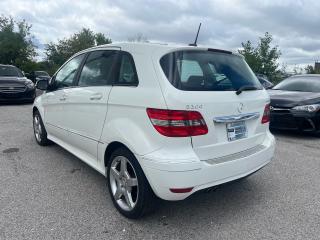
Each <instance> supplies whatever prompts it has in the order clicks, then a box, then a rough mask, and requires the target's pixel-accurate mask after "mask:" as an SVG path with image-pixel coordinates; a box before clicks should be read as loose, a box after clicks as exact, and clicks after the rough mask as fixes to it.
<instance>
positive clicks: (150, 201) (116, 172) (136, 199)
mask: <svg viewBox="0 0 320 240" xmlns="http://www.w3.org/2000/svg"><path fill="white" fill-rule="evenodd" d="M106 171H107V185H108V189H109V193H110V196H111V199H112V202H113V204H114V206H115V207H116V208H117V210H118V211H119V212H120V213H121V214H122V215H124V216H125V217H127V218H131V219H137V218H140V217H142V216H143V215H145V214H147V213H150V212H151V211H152V210H153V209H154V204H155V202H156V200H157V199H156V196H155V195H154V193H153V191H152V189H151V187H150V185H149V183H148V180H147V179H146V177H145V175H144V173H143V170H142V168H141V167H140V165H139V163H138V161H137V159H136V158H135V156H134V155H133V154H132V153H131V152H130V151H129V150H128V149H127V148H125V147H121V148H118V149H116V150H115V151H114V152H113V153H112V154H111V157H110V160H109V161H108V166H107V169H106Z"/></svg>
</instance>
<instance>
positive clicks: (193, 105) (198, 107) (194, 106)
mask: <svg viewBox="0 0 320 240" xmlns="http://www.w3.org/2000/svg"><path fill="white" fill-rule="evenodd" d="M202 107H203V106H202V104H188V105H186V109H187V110H196V109H202Z"/></svg>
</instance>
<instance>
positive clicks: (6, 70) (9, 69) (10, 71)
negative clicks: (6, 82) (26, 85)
mask: <svg viewBox="0 0 320 240" xmlns="http://www.w3.org/2000/svg"><path fill="white" fill-rule="evenodd" d="M0 76H3V77H23V74H22V72H21V71H20V70H19V69H18V68H16V67H13V66H0Z"/></svg>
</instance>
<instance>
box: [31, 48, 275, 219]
mask: <svg viewBox="0 0 320 240" xmlns="http://www.w3.org/2000/svg"><path fill="white" fill-rule="evenodd" d="M37 87H38V88H39V89H42V90H45V92H44V94H42V95H41V96H39V97H38V98H37V99H36V100H35V103H34V106H33V126H34V134H35V138H36V141H37V142H38V144H40V145H42V146H43V145H47V144H48V143H49V142H51V141H52V142H55V143H57V144H59V145H60V146H62V147H63V148H65V149H66V150H68V151H70V152H71V153H73V154H74V155H75V156H77V157H78V158H80V159H81V160H83V161H84V162H86V163H87V164H88V165H90V166H91V167H93V168H94V169H96V170H97V171H98V172H100V173H101V174H103V175H105V176H106V179H107V186H108V189H109V192H110V195H111V198H112V201H113V203H114V205H115V207H116V208H117V209H118V210H119V211H120V212H121V213H122V214H123V215H125V216H126V217H129V218H138V217H141V216H142V215H144V214H145V213H146V212H148V211H149V210H150V209H152V207H153V206H154V202H155V200H156V199H157V198H156V196H157V197H159V198H161V199H165V200H182V199H185V198H186V197H188V196H190V195H191V194H193V193H195V192H197V191H199V190H201V189H205V188H209V187H212V186H215V185H219V184H222V183H225V182H229V181H233V180H236V179H240V178H243V177H246V176H248V175H250V174H252V173H254V172H256V171H257V170H259V169H261V168H262V167H264V166H265V165H266V164H267V163H269V161H270V160H271V159H272V157H273V154H274V148H275V140H274V137H273V136H272V135H271V133H270V132H269V96H268V94H267V92H266V91H265V90H264V89H263V87H262V86H261V84H260V83H259V81H258V80H257V78H256V77H255V75H254V74H253V72H252V71H251V69H250V68H249V66H248V65H247V63H246V62H245V60H244V58H243V57H242V56H241V55H239V54H237V53H232V52H229V51H225V50H219V49H211V48H203V47H195V46H173V45H161V44H150V43H119V44H110V45H103V46H99V47H94V48H90V49H87V50H84V51H82V52H79V53H77V54H75V55H74V56H72V57H71V58H70V59H69V60H68V61H67V62H66V63H65V64H64V65H63V66H62V67H61V68H60V69H59V70H58V71H57V72H56V73H55V74H54V76H53V77H52V78H51V80H50V81H49V82H46V81H45V80H40V81H38V82H37Z"/></svg>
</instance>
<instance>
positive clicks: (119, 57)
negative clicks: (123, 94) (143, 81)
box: [113, 50, 139, 87]
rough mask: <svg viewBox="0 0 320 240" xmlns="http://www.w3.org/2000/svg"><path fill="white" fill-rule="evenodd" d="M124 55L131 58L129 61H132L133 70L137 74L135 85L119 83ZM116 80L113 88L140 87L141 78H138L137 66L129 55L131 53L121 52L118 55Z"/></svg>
mask: <svg viewBox="0 0 320 240" xmlns="http://www.w3.org/2000/svg"><path fill="white" fill-rule="evenodd" d="M124 55H127V56H129V59H130V62H131V64H132V66H133V70H134V73H135V76H136V80H137V81H136V82H134V83H120V82H119V78H120V70H121V63H122V58H123V56H124ZM116 71H117V72H116V79H115V81H113V86H123V87H128V86H130V87H137V86H138V85H139V77H138V73H137V68H136V64H135V61H134V59H133V56H132V55H131V54H130V53H129V52H126V51H122V50H120V51H119V55H118V59H117V68H116Z"/></svg>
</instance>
